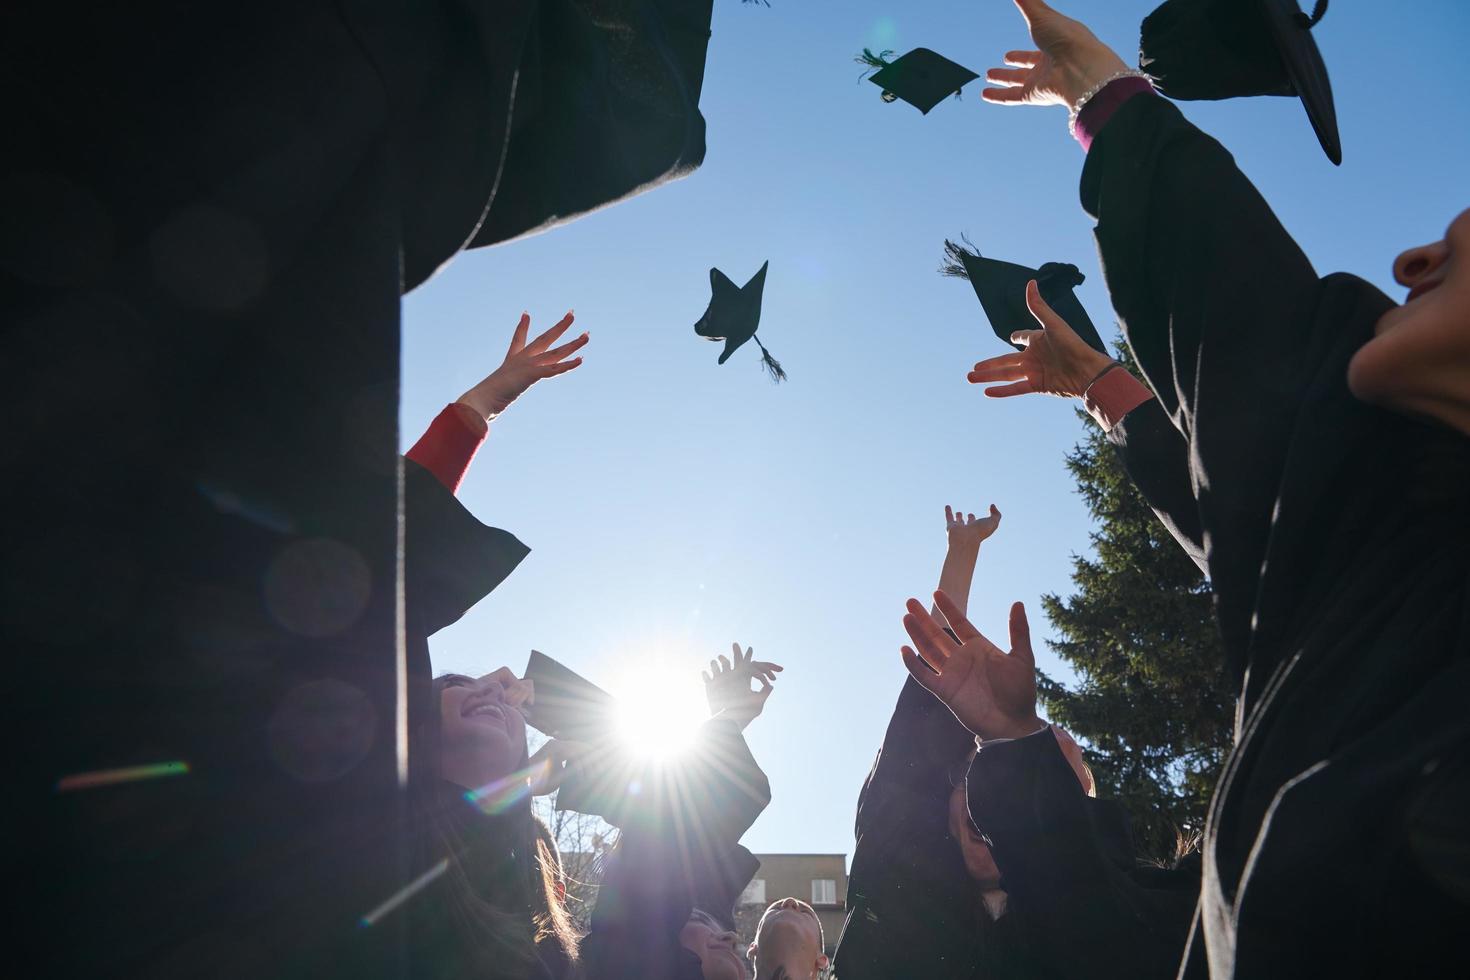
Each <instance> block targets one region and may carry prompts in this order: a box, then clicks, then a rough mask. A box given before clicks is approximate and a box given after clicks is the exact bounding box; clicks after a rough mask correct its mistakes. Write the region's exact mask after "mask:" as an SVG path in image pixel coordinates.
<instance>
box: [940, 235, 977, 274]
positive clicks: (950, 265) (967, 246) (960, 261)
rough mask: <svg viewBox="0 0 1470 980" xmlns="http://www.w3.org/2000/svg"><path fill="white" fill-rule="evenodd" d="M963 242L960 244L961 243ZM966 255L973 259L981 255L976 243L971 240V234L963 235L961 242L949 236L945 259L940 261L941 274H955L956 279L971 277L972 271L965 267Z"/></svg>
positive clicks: (945, 246)
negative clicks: (952, 239) (951, 239)
mask: <svg viewBox="0 0 1470 980" xmlns="http://www.w3.org/2000/svg"><path fill="white" fill-rule="evenodd" d="M961 242H962V243H963V244H960V243H961ZM965 256H969V257H970V258H972V259H978V258H979V257H980V250H979V249H978V248H976V247H975V243H974V242H972V241H970V236H969V235H961V236H960V241H959V242H952V241H950V240H949V239H948V238H946V239H945V240H944V260H943V261H942V262H940V263H939V274H940V275H941V276H954V277H955V278H956V279H969V278H970V271H969V270H968V269H966V268H965Z"/></svg>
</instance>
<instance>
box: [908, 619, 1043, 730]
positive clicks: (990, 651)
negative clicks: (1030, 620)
mask: <svg viewBox="0 0 1470 980" xmlns="http://www.w3.org/2000/svg"><path fill="white" fill-rule="evenodd" d="M934 604H935V605H936V606H937V607H938V608H939V612H940V613H941V614H942V615H943V618H944V619H945V620H946V621H948V624H949V627H950V629H952V630H953V631H954V634H955V636H956V637H958V638H959V642H956V641H955V639H954V638H952V637H950V636H949V634H947V633H945V632H944V624H943V623H941V622H940V621H939V620H937V619H936V618H935V617H934V616H933V615H931V614H930V612H929V611H928V610H927V609H925V608H924V607H923V605H921V604H920V603H919V601H918V600H917V599H910V600H909V601H908V605H907V608H908V614H907V615H905V616H904V617H903V626H904V629H905V630H907V631H908V634H909V637H910V638H911V639H912V640H913V641H914V647H917V648H918V649H917V652H916V651H915V650H914V648H912V647H907V646H905V647H904V648H903V663H904V666H905V667H907V668H908V671H909V673H910V674H912V675H913V676H914V679H915V680H917V681H918V682H919V683H920V684H921V685H923V687H924V688H925V689H926V690H928V691H930V692H931V693H932V694H934V695H935V696H936V697H937V698H939V700H941V701H943V702H944V703H945V705H946V706H947V707H948V708H949V710H950V711H951V712H953V713H954V716H955V717H956V718H958V719H959V721H960V724H962V725H964V726H965V727H966V728H968V729H969V730H970V731H971V732H973V733H974V734H976V735H978V736H980V737H981V738H982V739H984V738H1020V737H1023V736H1025V735H1030V734H1031V733H1032V732H1034V731H1036V730H1037V729H1038V728H1040V727H1041V722H1040V720H1038V718H1037V717H1036V658H1035V656H1034V655H1033V653H1032V651H1031V630H1030V627H1029V626H1028V625H1027V622H1026V608H1025V606H1023V605H1022V604H1021V603H1019V602H1018V603H1016V604H1015V605H1013V606H1011V620H1010V625H1011V652H1010V653H1006V652H1005V651H1004V650H1002V649H1000V648H999V647H997V646H996V645H995V644H994V643H991V642H990V641H989V640H988V639H986V638H985V637H984V636H983V635H982V634H981V633H980V631H979V630H977V629H976V628H975V627H974V626H972V625H971V624H970V621H969V620H968V619H966V618H965V616H964V615H963V614H962V613H961V612H960V611H959V609H958V607H956V606H955V604H954V600H952V599H950V597H949V596H947V595H945V594H944V593H943V592H935V593H934Z"/></svg>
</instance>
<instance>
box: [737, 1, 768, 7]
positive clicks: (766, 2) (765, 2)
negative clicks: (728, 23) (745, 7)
mask: <svg viewBox="0 0 1470 980" xmlns="http://www.w3.org/2000/svg"><path fill="white" fill-rule="evenodd" d="M740 2H741V3H763V4H765V5H766V6H767V7H769V6H770V5H771V0H740Z"/></svg>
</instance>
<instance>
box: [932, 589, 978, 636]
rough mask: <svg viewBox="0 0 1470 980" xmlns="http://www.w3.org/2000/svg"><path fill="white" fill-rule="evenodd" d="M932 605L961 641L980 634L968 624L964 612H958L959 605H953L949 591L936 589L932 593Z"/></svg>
mask: <svg viewBox="0 0 1470 980" xmlns="http://www.w3.org/2000/svg"><path fill="white" fill-rule="evenodd" d="M934 605H936V606H938V607H939V611H940V612H941V613H942V614H943V615H944V619H945V622H947V623H949V628H950V629H952V630H954V635H955V636H957V637H959V640H960V642H961V643H965V642H967V641H969V640H973V639H974V638H975V637H977V636H979V635H980V631H979V630H977V629H976V628H975V627H974V626H972V625H971V624H970V621H969V620H968V619H966V618H965V614H964V613H962V612H960V607H959V606H957V605H955V601H954V600H953V599H951V598H950V597H949V593H947V592H945V591H944V590H942V589H941V590H939V591H936V592H935V593H934Z"/></svg>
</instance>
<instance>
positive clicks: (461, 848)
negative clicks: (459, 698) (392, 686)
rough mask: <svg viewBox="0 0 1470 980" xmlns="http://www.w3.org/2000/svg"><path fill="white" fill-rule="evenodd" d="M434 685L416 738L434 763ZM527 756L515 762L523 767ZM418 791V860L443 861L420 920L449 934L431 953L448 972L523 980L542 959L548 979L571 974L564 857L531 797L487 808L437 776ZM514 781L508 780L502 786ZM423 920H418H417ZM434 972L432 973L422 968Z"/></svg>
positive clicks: (573, 944) (500, 800)
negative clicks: (448, 963) (445, 962)
mask: <svg viewBox="0 0 1470 980" xmlns="http://www.w3.org/2000/svg"><path fill="white" fill-rule="evenodd" d="M443 689H444V684H443V678H436V679H435V680H434V683H433V695H434V697H433V708H434V711H433V714H432V719H428V718H426V719H425V724H424V726H423V728H425V729H429V730H431V731H432V735H431V733H430V731H424V732H422V735H423V736H424V737H426V738H428V737H432V739H433V742H432V745H433V749H434V751H433V756H434V758H435V760H436V762H437V758H438V746H439V738H438V729H439V715H438V703H439V694H440V693H441V692H442V691H443ZM527 762H528V759H527V758H526V756H525V754H524V752H523V754H522V756H521V759H520V760H519V761H518V763H517V769H518V770H524V769H525V767H526V764H527ZM429 782H431V783H432V784H433V785H432V787H429V786H425V787H423V788H422V789H421V791H420V792H418V793H417V794H416V797H417V801H416V806H415V810H416V814H415V819H416V821H417V824H418V826H419V828H420V840H421V842H422V845H423V846H422V848H421V849H420V850H421V855H422V861H423V863H424V864H425V865H426V866H435V865H437V864H438V863H439V862H444V870H443V872H442V873H441V874H440V878H441V881H439V882H438V883H437V885H436V888H435V892H436V895H437V900H436V901H432V902H428V903H425V904H424V906H423V907H422V908H421V909H420V910H419V915H420V916H421V917H422V916H431V917H433V918H435V919H437V920H438V921H434V922H430V923H424V924H425V925H426V926H428V928H429V934H432V935H439V934H442V933H444V932H446V931H447V932H448V933H449V934H450V939H449V942H448V943H446V944H440V945H441V946H447V948H440V949H436V950H430V951H427V953H428V955H434V956H436V957H449V958H452V959H453V960H454V961H455V965H454V967H453V971H452V973H453V975H465V976H477V977H502V976H523V975H525V974H526V973H527V972H529V971H530V969H531V967H532V965H533V964H534V963H535V962H536V961H537V960H538V959H539V960H540V961H542V962H543V963H545V964H546V965H548V966H552V965H553V964H558V965H557V966H555V967H554V968H553V973H555V974H558V975H565V974H569V973H570V972H571V970H572V967H573V966H574V965H575V964H576V962H577V952H578V949H577V947H578V942H579V937H578V935H577V932H576V929H575V928H574V927H573V925H572V920H571V915H570V913H569V912H568V911H567V907H566V900H565V889H564V878H563V872H562V866H561V855H560V853H559V852H558V851H557V848H556V842H555V840H554V839H553V838H552V836H551V832H550V830H549V829H548V828H547V827H546V825H545V823H543V822H542V821H541V820H540V819H539V818H538V817H537V816H536V815H535V814H534V813H533V812H532V810H531V798H530V794H529V793H526V792H521V791H518V790H517V791H513V792H512V793H511V794H509V795H499V796H498V797H497V799H495V800H494V801H493V806H482V807H477V806H476V802H475V800H474V796H475V794H470V793H466V792H465V791H464V790H463V789H461V788H459V787H455V786H452V785H451V784H449V783H447V782H445V781H443V780H442V779H440V778H439V777H438V772H437V765H436V768H435V772H434V778H433V779H432V780H430V781H429ZM514 782H516V781H515V780H508V781H507V783H508V784H512V783H514ZM420 921H422V919H421V920H420ZM425 972H426V973H430V974H432V972H433V971H432V970H427V971H425Z"/></svg>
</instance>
